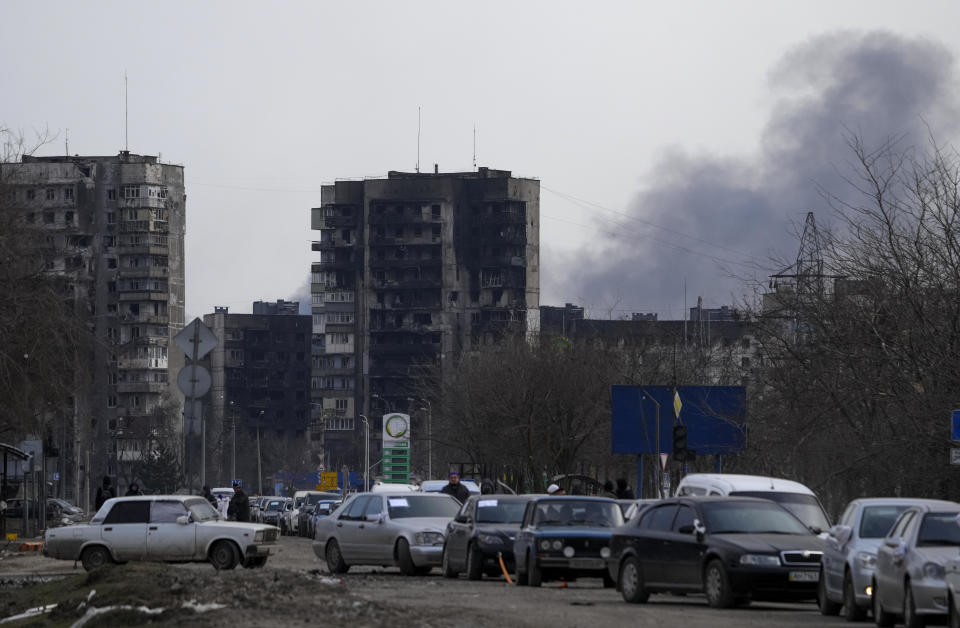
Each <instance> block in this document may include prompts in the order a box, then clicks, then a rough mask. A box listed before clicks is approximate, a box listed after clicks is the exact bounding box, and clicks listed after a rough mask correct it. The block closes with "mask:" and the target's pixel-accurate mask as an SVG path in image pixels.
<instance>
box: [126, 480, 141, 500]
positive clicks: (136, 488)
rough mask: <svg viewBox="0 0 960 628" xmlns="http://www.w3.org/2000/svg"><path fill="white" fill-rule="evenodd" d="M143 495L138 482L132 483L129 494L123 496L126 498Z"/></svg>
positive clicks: (128, 488)
mask: <svg viewBox="0 0 960 628" xmlns="http://www.w3.org/2000/svg"><path fill="white" fill-rule="evenodd" d="M136 495H143V491H141V490H140V485H139V484H137V483H136V482H132V483H131V484H130V486H128V487H127V492H126V493H124V494H123V496H124V497H130V496H136Z"/></svg>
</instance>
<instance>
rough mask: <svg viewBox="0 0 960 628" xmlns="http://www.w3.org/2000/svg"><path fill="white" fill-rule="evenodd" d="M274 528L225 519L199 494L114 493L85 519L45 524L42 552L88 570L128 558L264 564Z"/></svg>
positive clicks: (271, 549)
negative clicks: (54, 525)
mask: <svg viewBox="0 0 960 628" xmlns="http://www.w3.org/2000/svg"><path fill="white" fill-rule="evenodd" d="M278 534H279V529H277V528H275V527H273V526H267V525H262V524H258V523H244V522H239V521H224V520H223V519H221V518H220V515H219V513H217V511H216V510H215V509H214V508H213V507H212V506H211V505H210V503H209V502H208V501H207V500H206V499H204V498H203V497H193V496H184V495H151V496H139V497H115V498H113V499H108V500H107V501H106V502H104V504H103V506H101V507H100V510H98V511H97V514H96V515H94V516H93V519H91V520H90V523H89V524H86V525H73V526H67V527H63V528H54V529H49V530H47V532H46V535H45V536H44V543H43V553H44V554H45V555H46V556H49V557H51V558H60V559H63V560H80V561H81V562H82V563H83V567H84V569H86V570H87V571H90V570H92V569H96V568H97V567H101V566H102V565H104V564H106V563H109V562H126V561H130V560H145V561H157V562H202V561H207V560H209V561H210V562H211V563H212V564H213V566H214V567H216V568H217V569H233V568H234V567H236V566H237V565H238V564H242V565H243V566H244V567H262V566H263V565H264V564H265V563H266V562H267V557H268V556H269V555H270V554H271V553H273V552H274V551H275V549H276V544H277V536H278Z"/></svg>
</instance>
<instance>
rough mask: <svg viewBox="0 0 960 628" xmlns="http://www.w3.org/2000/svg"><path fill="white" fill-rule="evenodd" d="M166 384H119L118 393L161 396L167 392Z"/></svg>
mask: <svg viewBox="0 0 960 628" xmlns="http://www.w3.org/2000/svg"><path fill="white" fill-rule="evenodd" d="M169 388H170V384H168V383H167V382H119V383H118V384H117V392H118V393H121V394H122V393H156V394H162V393H165V392H167V390H169Z"/></svg>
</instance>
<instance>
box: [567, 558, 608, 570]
mask: <svg viewBox="0 0 960 628" xmlns="http://www.w3.org/2000/svg"><path fill="white" fill-rule="evenodd" d="M570 566H571V567H573V568H574V569H603V568H605V567H606V566H607V564H606V563H605V562H604V561H603V559H602V558H573V559H571V560H570Z"/></svg>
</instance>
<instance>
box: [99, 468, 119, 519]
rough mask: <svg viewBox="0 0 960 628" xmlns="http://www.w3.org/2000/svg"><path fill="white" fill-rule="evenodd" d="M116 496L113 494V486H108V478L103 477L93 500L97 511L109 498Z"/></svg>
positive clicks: (106, 476) (107, 476)
mask: <svg viewBox="0 0 960 628" xmlns="http://www.w3.org/2000/svg"><path fill="white" fill-rule="evenodd" d="M116 496H117V494H116V493H115V492H114V490H113V486H111V485H110V476H109V475H105V476H103V484H101V485H100V488H98V489H97V497H96V499H95V500H94V503H95V504H96V506H97V510H100V506H103V502H105V501H107V500H108V499H110V498H111V497H116Z"/></svg>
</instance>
